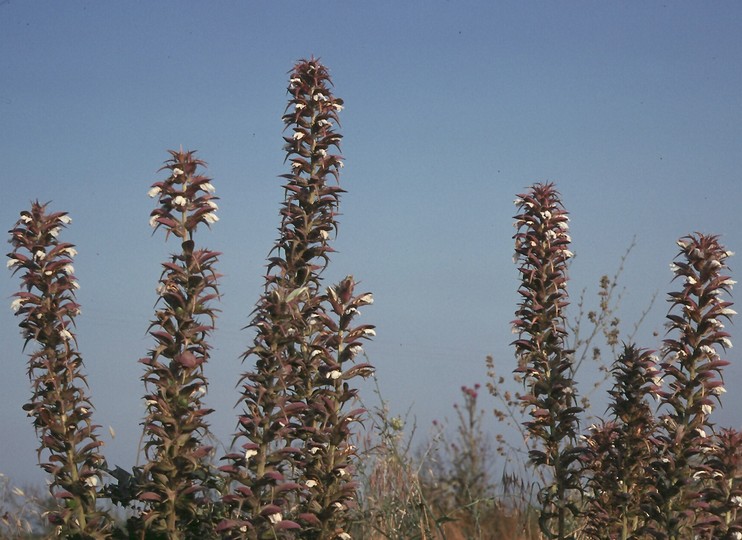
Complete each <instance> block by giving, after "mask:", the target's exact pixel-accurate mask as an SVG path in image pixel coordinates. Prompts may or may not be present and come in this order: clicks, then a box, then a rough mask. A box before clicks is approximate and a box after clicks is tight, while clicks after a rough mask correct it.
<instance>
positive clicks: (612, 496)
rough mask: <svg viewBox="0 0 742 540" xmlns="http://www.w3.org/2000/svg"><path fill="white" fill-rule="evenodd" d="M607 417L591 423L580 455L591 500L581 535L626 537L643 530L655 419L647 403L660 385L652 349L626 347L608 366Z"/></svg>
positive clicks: (601, 537)
mask: <svg viewBox="0 0 742 540" xmlns="http://www.w3.org/2000/svg"><path fill="white" fill-rule="evenodd" d="M611 372H612V375H613V378H614V381H615V382H614V385H613V388H612V390H610V391H609V394H610V395H611V398H612V399H611V403H610V405H609V410H610V413H611V418H610V420H609V421H608V422H604V423H602V424H601V425H599V426H596V425H593V426H591V427H590V430H589V431H590V433H589V435H588V436H587V437H586V447H587V452H586V454H585V456H584V460H585V463H586V471H587V472H588V474H589V480H588V482H587V487H588V492H589V501H588V506H587V510H586V511H585V515H586V521H587V523H586V528H585V531H584V533H585V534H587V536H588V537H589V538H596V539H598V538H599V539H613V538H619V539H621V540H626V539H629V538H639V537H641V534H642V533H643V529H644V525H645V522H646V519H645V516H646V514H645V506H646V504H647V503H648V499H647V494H648V493H649V492H650V489H651V486H652V485H653V482H654V481H653V479H652V472H651V469H650V464H651V463H652V461H653V460H654V459H655V458H656V456H655V453H656V448H655V447H654V446H653V445H651V444H649V443H648V440H649V439H650V437H651V436H652V434H653V432H654V429H655V419H654V415H653V413H652V410H651V408H650V405H649V403H648V401H647V398H648V397H650V396H656V391H657V390H658V389H659V387H658V386H657V385H658V383H659V376H658V369H657V366H656V362H655V357H654V356H653V355H652V351H646V350H642V349H638V348H637V347H635V346H633V345H625V346H624V349H623V353H622V354H621V356H620V357H619V358H618V359H617V360H616V361H615V362H614V364H613V368H612V369H611Z"/></svg>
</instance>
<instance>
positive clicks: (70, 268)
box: [62, 264, 75, 276]
mask: <svg viewBox="0 0 742 540" xmlns="http://www.w3.org/2000/svg"><path fill="white" fill-rule="evenodd" d="M62 272H64V273H65V274H67V275H68V276H71V275H72V274H74V273H75V267H74V266H72V265H71V264H65V265H64V266H63V267H62Z"/></svg>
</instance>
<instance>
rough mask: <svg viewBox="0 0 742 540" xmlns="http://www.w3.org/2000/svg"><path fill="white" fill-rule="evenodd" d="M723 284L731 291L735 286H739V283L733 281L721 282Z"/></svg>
mask: <svg viewBox="0 0 742 540" xmlns="http://www.w3.org/2000/svg"><path fill="white" fill-rule="evenodd" d="M721 284H722V285H726V286H727V287H729V288H730V289H731V288H732V286H734V285H736V284H737V282H736V281H734V280H733V279H725V280H724V281H722V282H721Z"/></svg>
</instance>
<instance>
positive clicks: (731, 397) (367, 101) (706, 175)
mask: <svg viewBox="0 0 742 540" xmlns="http://www.w3.org/2000/svg"><path fill="white" fill-rule="evenodd" d="M740 28H742V5H741V4H740V3H738V2H724V1H720V2H713V3H712V2H697V1H693V2H667V3H661V2H619V1H616V2H582V1H573V2H566V1H561V2H559V1H558V2H522V1H517V2H500V1H498V2H490V1H479V2H469V1H460V0H456V1H449V2H442V1H433V0H430V1H422V0H416V1H415V0H411V1H407V2H399V1H374V2H360V1H358V2H350V1H348V2H340V1H338V2H330V1H317V2H297V1H287V0H284V1H281V2H257V1H255V2H247V1H245V2H238V1H218V2H196V1H186V2H165V1H152V2H97V1H74V0H70V1H66V2H56V1H41V0H36V1H34V2H23V1H20V0H0V162H1V163H2V167H0V187H1V188H2V189H0V197H1V199H0V200H1V201H2V204H0V225H1V226H2V227H3V229H2V230H8V229H10V228H11V226H12V225H13V224H14V223H15V221H16V219H17V217H18V212H19V211H20V210H22V209H24V208H26V207H27V206H28V205H29V202H30V201H31V200H33V199H36V198H38V199H40V200H42V201H52V208H53V209H54V210H65V211H68V212H70V214H71V216H72V218H73V222H72V224H71V226H70V227H69V229H68V230H67V231H66V232H65V233H64V234H65V236H64V239H65V240H67V241H70V242H73V243H75V244H76V245H77V249H78V251H79V255H78V256H77V258H76V262H75V269H76V274H77V277H78V278H79V281H80V283H81V286H82V288H81V290H80V291H79V295H78V299H79V301H80V303H81V304H82V309H83V311H82V315H81V316H80V317H79V318H78V341H79V346H80V350H81V352H82V354H83V357H84V358H85V362H86V369H87V372H88V374H89V381H90V386H91V394H92V398H93V402H94V404H95V406H96V411H95V416H94V419H95V420H96V422H97V423H99V424H101V425H102V426H103V429H102V432H103V433H105V436H104V439H105V440H106V444H107V446H106V447H105V454H106V456H107V457H108V459H109V462H111V463H112V464H120V465H123V466H131V465H132V464H133V463H134V461H135V459H136V449H137V443H138V439H139V435H140V433H141V427H140V425H139V422H140V421H141V418H142V415H143V413H144V406H143V404H142V398H141V396H142V394H143V388H142V385H141V383H140V381H139V377H140V376H141V374H142V367H141V365H140V364H138V363H137V360H138V359H139V358H140V357H142V356H144V355H145V354H146V352H147V350H148V348H149V347H150V346H151V344H152V340H151V339H150V338H148V336H147V335H146V329H147V326H148V321H149V319H150V317H151V316H152V313H153V309H152V308H153V304H154V301H155V299H156V293H155V287H156V285H157V278H158V276H159V272H160V270H159V264H160V262H161V261H162V260H164V259H165V258H166V257H167V254H168V252H169V251H170V250H176V249H177V248H178V246H177V245H176V244H175V243H174V242H170V243H169V244H168V245H166V244H165V243H164V238H163V236H162V235H160V234H158V235H156V236H154V237H153V236H152V235H151V229H150V228H149V225H148V217H149V213H150V211H151V210H152V208H153V201H152V200H151V199H149V198H148V197H147V195H146V193H147V190H148V188H149V186H150V185H151V184H152V182H154V181H155V180H156V179H157V178H158V175H157V172H156V171H157V169H158V168H159V166H160V165H161V163H162V162H163V161H164V160H165V159H166V158H167V157H168V155H167V153H166V150H167V149H169V148H178V147H180V146H181V145H182V146H183V147H184V148H186V149H197V150H198V155H199V156H200V157H201V158H202V159H204V160H206V161H207V162H208V163H209V169H208V173H209V174H210V175H211V176H212V177H213V178H214V182H213V184H214V186H215V187H216V191H217V192H216V194H217V195H218V196H220V197H221V201H220V202H219V204H220V211H219V216H220V218H221V220H220V221H219V222H218V223H217V224H216V225H215V226H214V227H213V228H212V230H211V231H208V230H203V231H199V233H198V235H197V242H198V243H200V244H201V245H204V246H207V247H210V248H212V249H216V250H218V251H221V252H223V256H222V257H221V261H220V263H219V266H218V267H219V269H220V271H221V272H222V273H223V274H224V278H223V279H222V292H223V295H224V297H223V299H222V301H221V303H220V306H219V307H220V309H221V310H222V314H221V317H220V319H219V322H218V325H219V329H218V331H217V332H216V334H215V336H214V340H213V344H214V347H215V349H214V356H213V359H212V361H211V362H210V363H209V364H208V366H207V375H208V376H209V377H210V382H211V387H210V392H209V396H208V403H209V405H210V406H212V407H213V408H215V409H217V412H216V413H214V414H213V415H212V416H211V423H212V426H213V430H214V432H215V433H216V434H217V436H218V437H219V438H220V439H221V440H223V441H227V440H228V439H229V434H230V433H231V432H232V430H233V429H234V426H235V415H236V412H235V411H234V410H233V405H234V403H235V401H236V399H237V395H238V394H237V391H236V390H235V388H234V385H235V382H236V381H237V377H238V374H239V373H240V372H241V371H243V370H244V369H246V368H247V367H249V366H242V365H241V364H240V361H239V356H240V354H241V353H242V352H243V351H244V350H245V349H246V348H247V346H248V345H249V343H250V342H251V340H252V335H251V334H250V332H249V331H243V330H241V328H242V327H244V326H245V325H246V324H247V323H248V321H249V318H250V317H249V315H250V312H251V310H252V308H253V306H254V304H255V302H256V301H257V299H258V296H259V294H260V292H261V287H262V274H263V272H264V265H265V257H266V255H267V254H268V251H269V249H270V248H271V246H272V245H273V242H274V240H275V237H276V227H277V226H278V223H279V219H278V209H279V208H278V204H279V202H280V200H281V197H282V191H281V189H280V180H279V179H278V175H279V174H282V173H284V172H286V171H287V167H286V165H285V164H284V163H283V158H284V153H283V151H282V142H283V141H282V139H281V136H282V123H281V120H280V117H281V114H282V113H283V110H284V106H285V103H286V99H287V98H286V94H285V90H286V86H287V71H288V70H289V69H290V68H291V67H292V65H293V63H294V62H295V61H296V60H297V59H300V58H303V57H309V56H311V55H314V56H316V57H320V58H321V59H322V61H323V62H324V63H325V64H326V65H327V66H328V67H329V68H330V71H331V74H332V76H333V80H334V83H335V88H336V95H338V96H340V97H342V98H344V100H345V103H346V108H345V110H344V111H343V112H342V117H341V121H342V128H341V132H342V134H343V135H344V145H343V153H344V156H345V158H346V167H345V168H344V169H343V176H342V178H341V185H342V186H343V187H344V188H345V189H347V191H348V193H347V194H346V195H344V197H343V199H342V203H341V211H342V213H343V215H342V216H341V218H340V220H341V227H340V231H339V237H338V239H337V242H336V244H335V247H336V248H337V249H338V250H339V253H338V254H337V255H336V256H335V258H334V259H333V261H332V264H331V266H330V268H329V269H328V271H327V274H326V276H327V283H328V284H329V283H331V282H334V281H336V280H337V279H338V278H341V277H343V276H345V275H346V274H353V275H354V276H355V277H356V278H357V279H359V280H360V281H361V283H362V285H361V286H362V288H363V289H364V290H368V291H372V292H373V293H374V296H375V299H376V301H375V303H374V304H373V305H372V306H368V307H367V308H366V309H365V310H364V311H363V317H362V321H363V322H365V323H370V324H375V325H376V326H377V334H378V335H377V337H376V338H375V339H374V341H373V342H372V343H370V344H369V345H368V346H367V352H368V355H369V357H370V360H371V361H372V362H373V363H374V364H375V365H376V366H377V368H378V377H379V381H380V385H381V389H382V392H383V394H384V396H385V397H386V398H387V399H388V400H389V401H390V405H391V408H392V410H393V411H396V412H401V413H404V412H405V411H406V410H408V409H410V408H411V409H410V410H411V412H412V414H413V415H414V416H415V417H416V418H417V422H418V425H419V429H420V430H421V431H423V432H425V431H427V429H428V426H429V425H430V422H431V420H433V419H434V418H442V417H444V416H448V417H451V416H452V414H451V412H452V411H451V405H452V403H453V402H454V401H455V400H456V399H457V397H458V394H459V387H460V386H461V385H462V384H468V385H471V384H473V383H475V382H480V383H485V382H486V378H485V367H484V358H485V356H486V355H487V354H493V355H494V356H495V358H496V360H497V364H498V369H499V370H500V371H501V372H502V373H507V372H509V371H511V370H512V368H513V352H512V349H511V348H510V347H509V343H510V341H512V339H513V336H512V334H511V333H510V326H509V321H510V320H511V319H512V318H513V312H514V310H515V304H516V301H517V297H516V293H515V291H516V289H517V281H516V277H517V273H516V269H515V267H514V265H513V262H512V254H513V246H512V238H511V237H512V235H513V233H514V230H513V228H512V215H513V214H514V210H515V209H514V206H513V204H512V201H513V199H514V197H515V194H516V193H520V192H522V191H523V189H524V188H525V187H526V186H528V185H530V184H532V183H534V182H539V181H554V182H556V183H557V185H558V187H559V189H560V191H561V193H562V195H563V199H564V203H565V205H566V206H567V208H568V210H569V211H570V213H571V217H572V231H571V232H572V238H573V241H574V244H573V251H574V252H575V253H576V254H577V257H576V259H575V260H574V262H573V265H572V268H571V277H572V281H571V291H572V294H573V298H574V299H575V300H576V299H577V297H578V296H579V292H580V291H581V290H582V289H583V288H585V287H587V288H588V296H589V297H590V298H591V299H592V298H593V297H594V293H595V290H596V285H597V283H598V279H599V277H600V276H601V275H602V274H606V273H609V274H612V273H613V272H614V271H615V270H616V268H617V266H618V264H619V259H620V256H621V254H622V253H623V252H624V251H625V249H626V248H627V247H628V246H629V244H630V243H631V241H632V238H634V237H636V243H637V245H636V248H635V249H634V250H633V252H632V253H631V255H630V256H629V259H628V261H627V264H626V269H625V272H624V274H623V276H622V277H623V283H624V285H625V286H626V287H627V290H626V293H625V296H624V300H623V304H622V310H621V317H622V319H623V321H624V323H625V324H624V328H626V329H627V330H628V329H630V327H631V324H632V323H633V321H634V320H635V319H636V318H637V317H638V316H639V314H640V313H641V312H642V310H643V309H644V308H645V307H646V305H647V302H648V299H649V298H650V297H651V296H652V294H654V293H655V292H658V293H659V294H660V296H659V298H658V301H657V303H656V304H655V307H654V309H653V310H652V311H651V313H650V314H649V316H648V318H647V321H646V323H645V325H644V326H643V328H642V332H640V338H641V341H640V342H639V345H640V346H644V347H649V348H657V347H658V346H659V339H661V336H662V333H663V332H664V329H663V322H664V321H663V318H664V315H665V313H666V309H667V304H666V302H665V294H666V292H667V291H668V290H669V289H668V287H670V280H671V278H672V274H671V273H670V270H669V268H668V264H669V263H670V261H671V260H672V258H673V257H674V256H675V254H676V253H677V246H676V245H675V241H676V239H677V238H679V237H680V236H683V235H685V234H686V233H689V232H693V231H701V232H707V233H717V234H721V235H722V241H723V243H724V244H725V245H726V246H727V247H728V248H729V249H731V250H733V251H736V252H738V253H740V255H738V256H737V257H735V258H732V259H731V262H730V265H731V266H732V270H733V274H734V275H735V276H736V277H737V279H738V280H739V279H740V277H742V273H740V272H739V269H742V263H740V262H739V260H740V257H742V212H741V211H740V205H741V204H742V32H740ZM9 249H10V247H9V246H7V245H6V251H8V250H9ZM17 287H18V278H11V277H10V272H8V273H7V275H6V276H4V277H2V278H0V298H2V299H4V300H3V301H5V302H6V308H5V309H0V343H2V356H1V357H0V362H2V372H3V377H1V378H0V395H2V408H0V426H1V429H2V433H3V436H2V437H0V472H3V473H6V474H9V475H11V476H12V477H14V478H15V479H17V480H18V481H20V482H25V481H35V480H38V479H39V478H41V477H42V476H41V473H40V472H39V471H38V470H37V467H36V454H35V452H34V449H35V448H36V439H35V437H34V434H33V429H32V427H31V425H30V422H29V420H28V418H26V416H25V414H24V412H23V411H22V410H21V408H20V407H21V405H22V404H23V403H24V402H25V401H26V400H27V399H28V397H29V395H30V394H29V386H28V380H27V377H26V371H25V369H26V368H25V362H26V358H25V356H24V354H23V353H22V350H21V348H22V340H21V338H20V336H19V330H18V328H17V323H18V320H17V319H16V318H15V317H14V316H13V313H12V311H11V310H10V308H9V305H10V301H11V295H12V294H13V293H14V292H15V291H16V290H17ZM739 327H740V326H739V325H738V326H737V327H736V328H732V330H731V331H732V333H733V338H736V339H735V341H736V342H738V343H739V345H738V347H737V348H734V349H732V350H731V351H730V352H729V354H728V358H729V359H730V360H731V361H732V363H733V365H732V366H731V367H730V368H728V369H727V372H726V379H727V383H728V387H729V393H728V394H727V398H726V402H725V407H724V409H722V410H720V411H717V412H716V413H715V419H716V421H717V422H718V423H719V424H722V425H732V426H735V427H740V424H742V421H741V420H740V416H739V414H738V411H739V410H740V407H742V398H741V397H740V393H739V392H738V391H736V390H737V389H739V388H740V387H742V358H741V357H740V350H742V343H740V341H741V340H740V339H739V338H740V337H742V335H741V334H740V330H739ZM653 331H657V332H659V333H660V337H659V338H657V337H653V335H652V332H653ZM586 375H587V376H588V379H589V374H587V373H586ZM588 386H589V380H587V379H586V380H585V381H583V382H582V386H581V388H587V387H588ZM366 390H368V388H364V391H366ZM365 395H366V397H367V398H368V402H369V404H371V405H374V404H375V403H376V402H375V400H374V398H373V396H372V395H370V394H369V393H368V392H366V394H365ZM485 405H486V406H487V407H488V408H489V407H490V406H491V403H489V402H487V403H485ZM599 412H600V411H599ZM491 425H492V426H493V429H495V423H494V420H492V422H491ZM108 426H112V427H113V428H114V430H115V432H116V438H115V439H111V438H110V437H109V436H108V434H107V431H108Z"/></svg>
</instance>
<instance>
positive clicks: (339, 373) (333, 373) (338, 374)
mask: <svg viewBox="0 0 742 540" xmlns="http://www.w3.org/2000/svg"><path fill="white" fill-rule="evenodd" d="M342 376H343V372H342V371H340V370H337V369H333V370H332V371H331V372H330V373H328V374H327V377H328V378H330V379H332V380H333V381H335V380H337V379H339V378H340V377H342Z"/></svg>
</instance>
